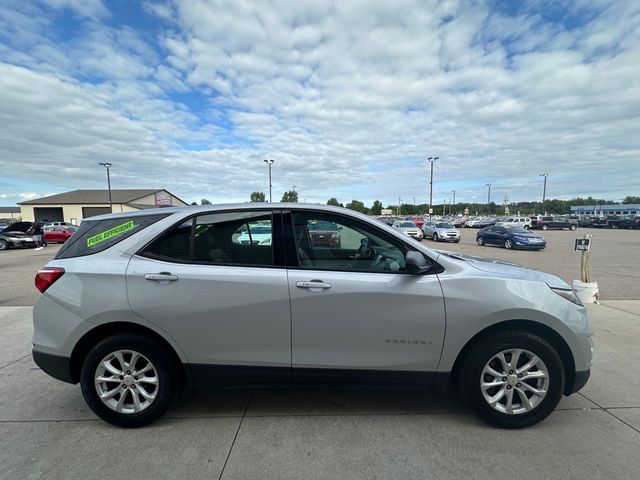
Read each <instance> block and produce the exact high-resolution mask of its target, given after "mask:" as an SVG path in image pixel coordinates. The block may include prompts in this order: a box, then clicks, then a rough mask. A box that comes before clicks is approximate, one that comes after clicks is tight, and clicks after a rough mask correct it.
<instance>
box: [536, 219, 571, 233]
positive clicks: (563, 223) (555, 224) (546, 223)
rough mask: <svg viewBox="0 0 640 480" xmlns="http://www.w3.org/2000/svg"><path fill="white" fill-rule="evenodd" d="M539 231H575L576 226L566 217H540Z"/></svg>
mask: <svg viewBox="0 0 640 480" xmlns="http://www.w3.org/2000/svg"><path fill="white" fill-rule="evenodd" d="M536 228H539V229H541V230H562V229H565V228H567V229H569V230H575V229H576V228H578V225H577V224H576V223H575V222H573V221H571V220H569V218H567V217H542V220H541V221H540V224H539V225H538V227H536Z"/></svg>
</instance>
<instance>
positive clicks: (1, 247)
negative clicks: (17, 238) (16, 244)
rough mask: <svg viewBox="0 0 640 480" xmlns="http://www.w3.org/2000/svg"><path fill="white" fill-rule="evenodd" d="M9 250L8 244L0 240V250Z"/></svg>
mask: <svg viewBox="0 0 640 480" xmlns="http://www.w3.org/2000/svg"><path fill="white" fill-rule="evenodd" d="M7 248H9V244H8V243H7V241H6V240H0V250H6V249H7Z"/></svg>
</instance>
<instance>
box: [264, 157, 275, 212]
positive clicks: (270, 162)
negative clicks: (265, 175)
mask: <svg viewBox="0 0 640 480" xmlns="http://www.w3.org/2000/svg"><path fill="white" fill-rule="evenodd" d="M274 162H275V160H272V159H268V160H265V161H264V163H266V164H267V166H268V167H269V203H272V202H273V199H272V197H271V187H272V185H271V165H273V163H274Z"/></svg>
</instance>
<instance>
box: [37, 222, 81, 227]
mask: <svg viewBox="0 0 640 480" xmlns="http://www.w3.org/2000/svg"><path fill="white" fill-rule="evenodd" d="M44 226H45V228H46V227H75V225H72V224H70V223H67V222H44Z"/></svg>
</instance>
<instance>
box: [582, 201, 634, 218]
mask: <svg viewBox="0 0 640 480" xmlns="http://www.w3.org/2000/svg"><path fill="white" fill-rule="evenodd" d="M571 213H572V214H574V215H593V216H596V217H602V216H604V215H640V204H626V205H625V204H622V205H581V206H579V207H571Z"/></svg>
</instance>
